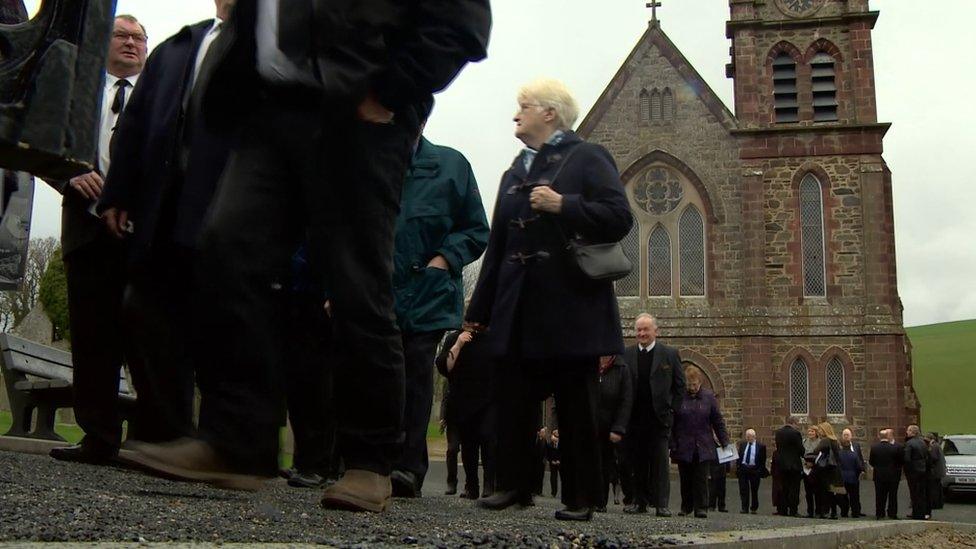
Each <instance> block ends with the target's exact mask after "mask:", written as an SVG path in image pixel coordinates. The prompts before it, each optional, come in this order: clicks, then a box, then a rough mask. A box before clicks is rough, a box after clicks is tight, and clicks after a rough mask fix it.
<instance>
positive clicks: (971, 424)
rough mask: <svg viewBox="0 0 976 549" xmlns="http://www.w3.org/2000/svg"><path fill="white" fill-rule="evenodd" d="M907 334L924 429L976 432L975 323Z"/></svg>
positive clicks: (949, 324) (938, 326) (937, 326)
mask: <svg viewBox="0 0 976 549" xmlns="http://www.w3.org/2000/svg"><path fill="white" fill-rule="evenodd" d="M907 331H908V336H909V337H910V338H911V340H912V348H913V350H912V362H913V375H914V379H915V391H916V392H917V393H918V398H919V400H920V401H921V403H922V430H924V431H936V432H939V433H945V434H951V433H957V434H958V433H967V434H971V433H976V320H963V321H960V322H946V323H943V324H932V325H929V326H918V327H915V328H908V329H907Z"/></svg>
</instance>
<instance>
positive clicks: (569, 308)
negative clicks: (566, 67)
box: [465, 132, 680, 367]
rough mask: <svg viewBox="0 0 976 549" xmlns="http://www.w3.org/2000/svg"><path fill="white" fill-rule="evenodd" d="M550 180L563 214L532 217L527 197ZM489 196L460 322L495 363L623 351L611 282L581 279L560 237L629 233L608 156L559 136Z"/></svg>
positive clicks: (592, 238)
mask: <svg viewBox="0 0 976 549" xmlns="http://www.w3.org/2000/svg"><path fill="white" fill-rule="evenodd" d="M570 151H572V156H569V155H570ZM564 159H565V165H563V160H564ZM560 166H562V170H561V171H559V170H560ZM557 171H559V177H558V178H557V181H555V183H553V187H554V189H555V190H556V192H558V193H559V194H561V195H562V196H563V199H562V200H563V206H562V210H561V211H560V212H559V213H558V214H540V213H539V212H536V211H534V210H532V207H531V205H530V204H529V195H530V193H531V192H532V189H533V187H535V186H537V185H542V184H547V183H548V182H551V181H552V180H553V178H554V177H555V175H556V172H557ZM497 196H498V198H497V201H496V203H495V214H494V215H493V216H492V220H491V223H492V226H491V233H490V235H489V236H488V249H487V251H485V256H484V260H483V261H482V264H481V273H480V274H479V276H478V284H477V286H476V287H475V290H474V294H473V295H472V296H471V301H470V303H469V304H468V310H467V314H466V316H465V319H466V320H468V321H471V322H476V323H479V324H482V325H485V326H488V327H489V331H488V336H489V340H490V341H491V348H492V352H493V353H494V354H495V355H497V356H503V355H508V354H515V355H519V356H521V357H523V358H526V359H559V358H593V359H594V361H595V359H596V357H599V356H605V355H615V354H619V353H620V352H621V351H623V332H622V331H621V329H620V311H619V310H618V308H617V298H616V296H615V295H614V291H613V282H611V281H609V280H593V279H591V278H589V277H587V276H586V275H584V274H583V272H582V271H581V270H580V268H579V265H577V264H576V262H575V259H574V257H573V256H572V254H570V253H569V252H568V251H567V250H566V240H565V238H564V237H563V234H566V235H574V234H579V235H581V236H582V238H583V239H585V240H586V241H588V242H617V241H619V240H620V239H622V238H623V237H624V236H626V235H627V232H628V231H630V227H631V224H632V223H633V218H632V216H631V213H630V204H629V203H628V202H627V195H626V192H625V191H624V186H623V183H621V182H620V174H619V173H618V172H617V167H616V165H615V164H614V161H613V157H612V156H610V153H609V152H607V150H606V149H605V148H603V147H602V146H600V145H595V144H592V143H586V142H584V141H583V140H582V139H580V138H579V136H577V135H576V134H575V133H573V132H566V134H565V136H564V137H563V139H562V141H561V142H559V143H558V144H546V145H543V146H542V147H541V148H540V150H539V152H538V154H537V156H536V158H535V160H534V162H533V163H532V165H531V167H530V169H529V171H528V172H526V170H525V165H524V163H523V161H522V155H519V156H518V157H516V159H515V162H514V163H513V164H512V166H511V167H510V168H509V169H508V170H507V171H506V172H505V174H504V175H503V176H502V181H501V185H500V187H499V190H498V195H497ZM560 231H562V233H560ZM520 258H521V259H520ZM513 342H515V343H517V344H518V345H519V348H511V346H512V343H513ZM627 363H628V364H630V361H627ZM679 366H680V364H679ZM594 367H595V365H594Z"/></svg>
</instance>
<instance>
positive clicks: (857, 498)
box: [837, 482, 861, 517]
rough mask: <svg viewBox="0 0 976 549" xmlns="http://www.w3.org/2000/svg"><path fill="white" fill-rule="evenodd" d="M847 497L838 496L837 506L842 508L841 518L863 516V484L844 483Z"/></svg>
mask: <svg viewBox="0 0 976 549" xmlns="http://www.w3.org/2000/svg"><path fill="white" fill-rule="evenodd" d="M844 491H845V492H847V495H846V496H840V495H838V496H837V505H839V506H840V516H842V517H846V516H848V515H850V516H852V517H853V516H858V515H860V514H861V483H860V482H852V483H847V482H845V483H844Z"/></svg>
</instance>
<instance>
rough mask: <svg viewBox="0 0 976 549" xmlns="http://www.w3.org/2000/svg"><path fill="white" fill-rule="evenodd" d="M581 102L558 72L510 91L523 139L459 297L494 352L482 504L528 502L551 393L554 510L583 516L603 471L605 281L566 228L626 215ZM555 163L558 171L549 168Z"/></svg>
mask: <svg viewBox="0 0 976 549" xmlns="http://www.w3.org/2000/svg"><path fill="white" fill-rule="evenodd" d="M578 114H579V108H578V107H577V105H576V101H575V100H574V99H573V96H572V95H571V94H570V93H569V91H568V90H567V89H566V87H565V86H563V85H562V83H560V82H557V81H554V80H537V81H535V82H532V83H530V84H528V85H527V86H525V87H523V88H522V89H521V90H520V91H519V93H518V110H517V111H516V113H515V118H514V122H515V136H516V137H517V138H518V139H520V140H521V141H522V142H523V143H524V144H525V148H524V149H523V150H522V152H521V153H519V155H518V156H517V157H516V158H515V161H514V162H513V164H512V166H511V168H509V169H508V170H507V171H506V172H505V174H504V175H503V176H502V181H501V186H500V187H499V191H498V198H497V202H496V204H495V214H494V216H493V218H492V228H491V236H490V237H489V243H488V249H487V251H486V252H485V258H484V261H483V264H482V267H481V274H480V276H479V278H478V284H477V286H476V288H475V291H474V295H473V296H472V298H471V303H470V305H469V307H468V311H467V315H466V320H467V321H468V325H469V327H471V328H472V329H480V330H486V329H487V341H488V344H489V349H490V351H491V353H492V354H493V355H494V356H495V357H497V358H498V359H499V366H498V378H497V383H496V387H497V389H498V399H499V400H498V403H497V404H498V410H499V417H498V460H497V461H498V466H497V483H496V492H495V495H493V496H492V497H490V498H486V499H483V500H481V501H480V502H479V503H480V505H481V506H482V507H486V508H489V509H503V508H506V507H509V506H511V505H516V504H518V505H530V504H531V502H532V486H531V484H532V482H531V478H532V475H531V470H532V447H533V436H534V434H535V433H536V431H537V430H538V429H539V410H540V405H539V402H540V400H541V399H543V398H545V397H546V396H547V395H549V394H553V395H555V400H556V410H557V414H558V416H559V432H560V434H561V438H560V447H561V450H562V455H561V458H562V459H561V461H562V470H561V477H562V481H563V494H562V501H563V503H564V504H565V505H566V508H565V509H563V510H560V511H558V512H557V513H556V518H558V519H563V520H589V519H590V518H591V517H592V513H593V509H594V507H596V506H597V505H598V503H597V502H598V501H599V492H600V490H602V489H603V487H602V482H601V463H600V462H601V460H600V444H599V441H598V440H597V438H598V437H597V405H598V402H597V400H598V389H599V387H598V367H599V360H600V359H599V357H601V356H604V355H615V354H619V353H622V352H623V337H622V333H621V330H620V315H619V312H618V310H617V301H616V299H615V297H614V293H613V285H612V283H611V282H609V281H606V280H592V279H590V278H588V277H587V276H586V275H584V274H583V273H582V271H581V270H580V269H579V267H578V266H577V265H576V263H575V261H574V259H573V257H572V256H571V254H570V252H569V251H568V250H567V247H566V242H567V241H566V238H571V239H577V238H579V239H580V240H581V241H584V242H587V243H599V242H614V241H619V240H620V239H622V238H623V237H624V236H625V235H626V234H627V232H628V231H629V230H630V227H631V224H632V223H633V220H632V218H631V214H630V207H629V205H628V202H627V197H626V195H625V194H624V187H623V184H622V183H621V182H620V175H619V173H618V172H617V168H616V165H615V164H614V162H613V158H612V157H611V156H610V153H608V152H607V151H606V149H604V148H603V147H601V146H599V145H594V144H591V143H586V142H584V141H583V140H582V139H580V137H579V136H577V135H576V134H575V133H573V132H572V130H571V129H570V128H571V127H572V125H573V124H574V123H575V121H576V118H577V116H578ZM557 174H558V176H557Z"/></svg>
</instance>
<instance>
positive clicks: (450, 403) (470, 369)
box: [434, 331, 495, 424]
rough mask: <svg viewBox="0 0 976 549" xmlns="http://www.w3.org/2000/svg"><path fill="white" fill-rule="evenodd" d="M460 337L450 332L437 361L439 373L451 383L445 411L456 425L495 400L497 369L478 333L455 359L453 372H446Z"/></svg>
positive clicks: (457, 333)
mask: <svg viewBox="0 0 976 549" xmlns="http://www.w3.org/2000/svg"><path fill="white" fill-rule="evenodd" d="M460 335H461V332H458V331H455V332H451V333H449V334H448V335H447V337H446V338H445V339H444V345H443V346H442V347H441V352H440V353H439V354H438V355H437V357H436V358H435V359H434V365H435V366H436V367H437V371H439V372H440V373H441V375H443V376H444V377H446V378H447V381H448V384H449V389H448V392H447V402H446V404H445V405H444V412H445V413H446V414H447V418H448V421H449V422H451V423H453V424H458V423H462V422H464V421H465V420H467V419H468V418H470V417H471V416H472V415H474V414H476V413H478V412H480V411H481V410H483V409H485V408H487V407H488V406H491V405H492V404H493V403H494V401H495V375H494V368H495V366H494V364H493V363H492V361H491V357H489V356H488V353H486V352H485V341H484V338H483V336H481V335H478V334H475V336H474V339H472V340H471V342H469V343H468V344H466V345H465V346H464V347H463V348H462V349H461V352H460V354H459V355H458V356H457V357H456V358H455V360H454V367H453V368H451V371H450V372H448V371H447V358H448V356H447V355H448V353H450V351H451V347H453V346H454V344H455V343H457V340H458V336H460Z"/></svg>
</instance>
